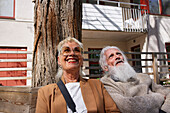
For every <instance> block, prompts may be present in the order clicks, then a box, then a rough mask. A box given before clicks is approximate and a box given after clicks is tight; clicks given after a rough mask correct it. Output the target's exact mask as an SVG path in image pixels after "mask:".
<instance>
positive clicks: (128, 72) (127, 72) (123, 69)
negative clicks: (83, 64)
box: [99, 46, 136, 82]
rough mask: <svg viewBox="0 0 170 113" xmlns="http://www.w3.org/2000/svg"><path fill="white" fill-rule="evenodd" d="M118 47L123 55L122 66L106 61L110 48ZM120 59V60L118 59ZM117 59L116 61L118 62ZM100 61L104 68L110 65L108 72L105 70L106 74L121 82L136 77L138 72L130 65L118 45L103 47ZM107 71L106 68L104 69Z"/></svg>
mask: <svg viewBox="0 0 170 113" xmlns="http://www.w3.org/2000/svg"><path fill="white" fill-rule="evenodd" d="M111 48H113V49H117V50H118V51H119V52H120V53H121V54H122V56H123V62H124V63H123V64H121V65H120V66H109V65H108V64H107V61H106V55H105V52H106V51H107V50H108V49H111ZM117 61H119V60H117ZM117 61H115V62H117ZM99 63H100V65H101V67H102V68H103V70H104V67H105V66H107V67H108V72H105V76H107V77H111V78H112V79H113V80H116V81H121V82H127V81H128V80H129V79H130V78H136V72H135V70H134V69H133V68H132V67H131V66H130V65H129V63H128V61H127V58H126V56H125V55H124V54H123V52H122V51H121V50H120V49H119V48H118V47H116V46H107V47H105V48H103V49H102V51H101V53H100V60H99ZM104 71H105V70H104Z"/></svg>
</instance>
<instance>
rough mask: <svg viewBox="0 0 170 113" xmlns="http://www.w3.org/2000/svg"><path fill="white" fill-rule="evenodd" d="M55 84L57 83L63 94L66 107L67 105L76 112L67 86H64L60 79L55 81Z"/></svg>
mask: <svg viewBox="0 0 170 113" xmlns="http://www.w3.org/2000/svg"><path fill="white" fill-rule="evenodd" d="M57 85H58V87H59V89H60V91H61V93H62V94H63V96H64V99H65V101H66V103H67V105H68V107H69V108H70V109H71V110H72V111H73V112H76V105H75V103H74V101H73V99H72V98H71V96H70V94H69V92H68V90H67V88H66V87H65V85H64V83H63V82H62V80H61V79H60V80H59V81H58V82H57Z"/></svg>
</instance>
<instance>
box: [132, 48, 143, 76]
mask: <svg viewBox="0 0 170 113" xmlns="http://www.w3.org/2000/svg"><path fill="white" fill-rule="evenodd" d="M131 51H132V52H140V45H137V46H134V47H132V48H131ZM132 58H133V59H141V55H140V54H133V55H132ZM132 65H133V67H134V69H135V71H136V72H138V73H141V72H142V68H141V61H133V62H132Z"/></svg>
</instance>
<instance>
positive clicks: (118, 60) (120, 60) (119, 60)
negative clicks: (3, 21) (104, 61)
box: [114, 59, 124, 66]
mask: <svg viewBox="0 0 170 113" xmlns="http://www.w3.org/2000/svg"><path fill="white" fill-rule="evenodd" d="M121 62H122V63H124V61H123V60H122V59H117V60H116V61H115V62H114V66H116V65H117V64H118V63H121Z"/></svg>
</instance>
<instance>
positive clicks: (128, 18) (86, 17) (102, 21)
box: [82, 0, 147, 32]
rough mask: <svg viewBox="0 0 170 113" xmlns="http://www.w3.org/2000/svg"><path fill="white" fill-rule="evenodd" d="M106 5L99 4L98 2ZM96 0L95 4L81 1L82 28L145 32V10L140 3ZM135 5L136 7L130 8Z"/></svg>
mask: <svg viewBox="0 0 170 113" xmlns="http://www.w3.org/2000/svg"><path fill="white" fill-rule="evenodd" d="M100 1H102V2H105V3H107V5H99V2H100ZM100 1H99V0H97V1H96V4H95V2H94V4H90V3H83V18H82V29H83V30H103V31H123V32H146V31H147V10H144V9H140V7H141V6H142V7H145V6H146V5H142V4H133V3H125V2H116V1H108V0H100ZM131 6H135V7H137V8H131Z"/></svg>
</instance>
